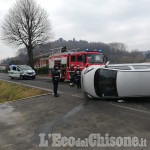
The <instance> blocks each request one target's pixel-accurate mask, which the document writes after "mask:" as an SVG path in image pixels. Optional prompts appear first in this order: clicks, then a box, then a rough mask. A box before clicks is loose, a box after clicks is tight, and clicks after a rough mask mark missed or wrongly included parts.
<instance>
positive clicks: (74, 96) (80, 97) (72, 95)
mask: <svg viewBox="0 0 150 150" xmlns="http://www.w3.org/2000/svg"><path fill="white" fill-rule="evenodd" d="M71 96H73V97H78V98H85V97H84V96H80V95H71Z"/></svg>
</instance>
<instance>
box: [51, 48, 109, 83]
mask: <svg viewBox="0 0 150 150" xmlns="http://www.w3.org/2000/svg"><path fill="white" fill-rule="evenodd" d="M105 63H106V60H105V57H104V55H103V54H102V53H101V50H99V51H97V52H95V51H94V52H93V51H88V50H86V51H80V52H63V53H61V52H60V53H57V54H52V55H50V56H49V69H50V74H49V77H50V78H51V77H52V74H51V70H52V69H53V67H54V65H58V68H59V70H61V76H60V78H61V81H64V80H65V79H69V78H70V76H69V68H70V67H71V65H72V64H73V65H74V68H75V69H76V67H77V65H79V66H80V68H81V69H82V70H83V69H84V68H85V67H88V66H90V65H104V64H105Z"/></svg>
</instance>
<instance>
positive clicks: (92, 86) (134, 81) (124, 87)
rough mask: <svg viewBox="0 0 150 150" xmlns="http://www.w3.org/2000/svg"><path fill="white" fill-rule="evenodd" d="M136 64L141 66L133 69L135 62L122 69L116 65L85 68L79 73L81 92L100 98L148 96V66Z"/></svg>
mask: <svg viewBox="0 0 150 150" xmlns="http://www.w3.org/2000/svg"><path fill="white" fill-rule="evenodd" d="M138 65H141V66H143V67H142V69H134V66H136V65H135V64H132V65H131V64H130V66H132V67H130V69H123V68H122V70H121V69H120V68H116V67H115V66H117V65H109V66H107V67H106V66H98V65H93V66H90V67H88V68H85V69H84V70H83V71H82V75H81V85H82V90H83V93H84V94H85V95H87V96H88V97H90V98H92V97H93V98H101V99H105V98H106V99H107V98H131V97H150V68H149V67H147V68H146V69H145V68H144V65H145V64H138ZM147 65H148V64H147ZM110 66H111V67H110ZM121 66H124V65H121V64H120V67H121ZM127 67H128V66H127ZM135 68H136V67H135Z"/></svg>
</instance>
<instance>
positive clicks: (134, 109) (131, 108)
mask: <svg viewBox="0 0 150 150" xmlns="http://www.w3.org/2000/svg"><path fill="white" fill-rule="evenodd" d="M110 104H111V105H114V106H117V107H120V108H125V109H129V110H133V111H137V112H142V113H146V114H150V112H149V111H146V110H141V109H136V108H133V107H127V106H123V105H117V104H113V103H110Z"/></svg>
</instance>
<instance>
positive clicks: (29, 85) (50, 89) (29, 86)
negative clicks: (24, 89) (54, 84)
mask: <svg viewBox="0 0 150 150" xmlns="http://www.w3.org/2000/svg"><path fill="white" fill-rule="evenodd" d="M0 80H2V81H6V82H10V83H16V84H20V85H24V86H29V87H32V88H36V89H41V90H45V91H49V92H53V90H51V89H47V88H41V87H37V86H33V85H29V84H25V83H18V82H14V81H8V80H4V79H0ZM58 93H63V92H60V91H58Z"/></svg>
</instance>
